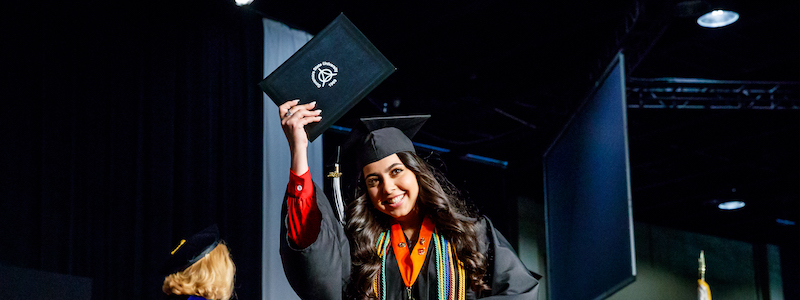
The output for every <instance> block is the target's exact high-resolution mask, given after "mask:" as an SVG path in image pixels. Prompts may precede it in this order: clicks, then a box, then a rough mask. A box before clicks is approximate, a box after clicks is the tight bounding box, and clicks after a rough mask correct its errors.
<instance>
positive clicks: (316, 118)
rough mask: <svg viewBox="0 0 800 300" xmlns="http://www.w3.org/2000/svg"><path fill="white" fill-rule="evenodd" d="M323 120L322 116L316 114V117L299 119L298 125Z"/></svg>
mask: <svg viewBox="0 0 800 300" xmlns="http://www.w3.org/2000/svg"><path fill="white" fill-rule="evenodd" d="M321 120H322V116H314V117H305V118H302V119H300V120H298V121H297V123H299V124H298V125H303V126H304V127H305V126H306V125H308V124H309V123H316V122H319V121H321Z"/></svg>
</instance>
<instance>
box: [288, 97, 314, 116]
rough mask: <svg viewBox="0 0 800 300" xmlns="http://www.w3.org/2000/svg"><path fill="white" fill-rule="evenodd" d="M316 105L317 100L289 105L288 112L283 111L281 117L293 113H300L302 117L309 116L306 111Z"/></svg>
mask: <svg viewBox="0 0 800 300" xmlns="http://www.w3.org/2000/svg"><path fill="white" fill-rule="evenodd" d="M316 105H317V102H316V101H312V102H310V103H307V104H300V105H295V106H289V107H287V108H286V112H285V113H283V115H282V116H281V118H288V117H291V116H293V115H299V116H300V117H301V118H302V117H306V116H309V115H308V114H306V113H305V112H308V111H310V110H311V109H312V108H314V106H316Z"/></svg>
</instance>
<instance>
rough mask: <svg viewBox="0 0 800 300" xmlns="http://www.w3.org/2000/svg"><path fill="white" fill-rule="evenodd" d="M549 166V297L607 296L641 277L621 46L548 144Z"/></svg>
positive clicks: (580, 298)
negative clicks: (636, 243) (580, 103)
mask: <svg viewBox="0 0 800 300" xmlns="http://www.w3.org/2000/svg"><path fill="white" fill-rule="evenodd" d="M543 166H544V181H545V182H544V187H545V188H544V191H545V222H546V228H547V275H546V276H547V283H548V287H547V290H548V292H549V299H550V300H573V299H575V300H586V299H604V298H606V297H608V296H609V295H611V294H613V293H614V292H616V291H618V290H619V289H621V288H623V287H624V286H626V285H628V284H630V283H631V282H633V281H634V280H635V277H636V258H635V251H634V242H633V220H632V218H633V217H632V211H631V188H630V166H629V159H628V136H627V117H626V104H625V68H624V59H623V56H622V54H621V53H620V54H617V56H616V57H615V59H614V61H613V62H612V63H611V64H610V65H609V67H608V68H607V69H606V72H605V73H604V75H603V77H602V78H601V79H600V80H598V82H597V85H596V87H595V89H594V90H593V91H592V92H591V93H590V94H589V95H588V97H587V98H586V100H585V101H584V103H583V104H582V105H581V107H580V108H579V109H578V110H577V111H576V112H575V114H574V115H573V116H572V117H571V119H570V121H569V122H568V123H567V125H566V126H565V127H564V129H563V130H562V132H561V133H560V134H559V135H558V137H557V138H556V139H555V141H554V142H553V143H552V145H551V146H550V148H549V149H548V150H547V151H546V152H545V154H544V157H543Z"/></svg>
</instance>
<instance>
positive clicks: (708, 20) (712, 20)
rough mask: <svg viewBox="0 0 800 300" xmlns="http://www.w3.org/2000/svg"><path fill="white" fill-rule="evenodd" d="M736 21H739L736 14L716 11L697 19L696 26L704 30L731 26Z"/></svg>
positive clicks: (720, 10) (727, 11)
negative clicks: (704, 28)
mask: <svg viewBox="0 0 800 300" xmlns="http://www.w3.org/2000/svg"><path fill="white" fill-rule="evenodd" d="M736 20H739V14H738V13H736V12H732V11H730V10H722V9H717V10H714V11H712V12H709V13H706V14H704V15H702V16H700V17H699V18H697V24H698V25H700V26H703V27H706V28H718V27H722V26H726V25H730V24H733V22H736Z"/></svg>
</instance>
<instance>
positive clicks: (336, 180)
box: [328, 147, 344, 225]
mask: <svg viewBox="0 0 800 300" xmlns="http://www.w3.org/2000/svg"><path fill="white" fill-rule="evenodd" d="M341 150H342V149H341V147H336V163H335V164H334V170H333V172H330V173H328V177H330V178H333V200H334V201H335V202H336V211H337V212H338V213H339V223H342V225H344V201H343V200H342V182H341V177H342V173H341V172H339V154H340V153H341Z"/></svg>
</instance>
